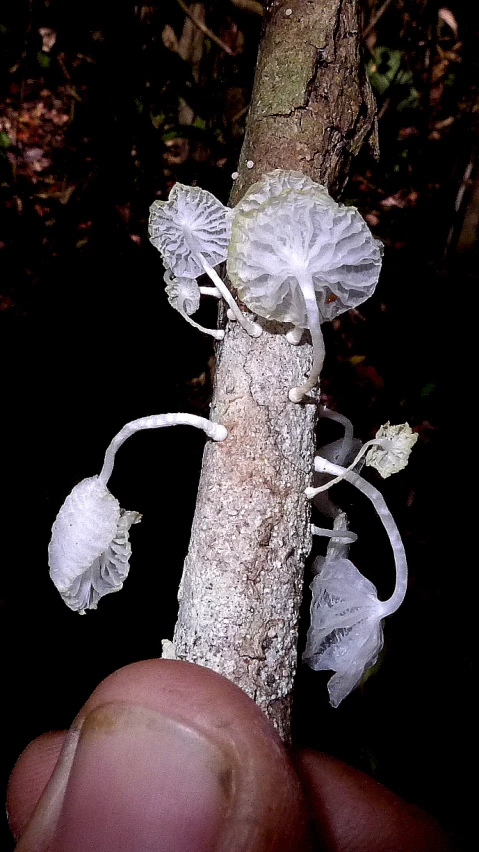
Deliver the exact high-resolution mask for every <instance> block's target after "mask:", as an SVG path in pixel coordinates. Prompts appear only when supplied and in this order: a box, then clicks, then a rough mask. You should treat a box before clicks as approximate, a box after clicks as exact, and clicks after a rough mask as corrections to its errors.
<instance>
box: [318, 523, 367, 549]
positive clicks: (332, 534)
mask: <svg viewBox="0 0 479 852" xmlns="http://www.w3.org/2000/svg"><path fill="white" fill-rule="evenodd" d="M311 532H312V534H313V535H323V536H325V537H326V538H340V539H343V541H344V542H345V543H346V544H354V542H355V541H357V540H358V537H357V535H356V533H354V532H351V530H331V529H329V528H328V527H317V526H316V524H311Z"/></svg>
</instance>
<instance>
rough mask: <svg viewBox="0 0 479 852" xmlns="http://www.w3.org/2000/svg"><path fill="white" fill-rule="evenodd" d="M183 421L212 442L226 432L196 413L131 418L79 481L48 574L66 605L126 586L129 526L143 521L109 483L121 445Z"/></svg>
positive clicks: (59, 522) (91, 601) (76, 606)
mask: <svg viewBox="0 0 479 852" xmlns="http://www.w3.org/2000/svg"><path fill="white" fill-rule="evenodd" d="M181 424H185V425H189V426H195V427H197V428H199V429H203V431H204V432H205V433H206V434H207V435H208V437H209V438H212V439H213V440H214V441H223V440H224V439H225V438H226V435H227V432H226V428H225V427H224V426H222V425H221V424H220V423H212V422H211V421H210V420H206V419H205V418H204V417H198V416H196V415H195V414H157V415H153V416H151V417H141V418H139V419H138V420H133V421H132V422H131V423H127V424H126V426H124V427H123V429H121V431H120V432H118V434H117V435H116V436H115V437H114V438H113V440H112V441H111V443H110V445H109V447H108V449H107V451H106V453H105V459H104V462H103V467H102V469H101V472H100V474H99V475H98V476H91V477H89V478H88V479H83V480H82V481H81V482H79V483H78V485H76V486H75V487H74V489H73V491H71V493H70V494H69V495H68V497H67V498H66V500H65V502H64V503H63V506H62V507H61V509H60V511H59V512H58V515H57V517H56V519H55V522H54V524H53V527H52V537H51V540H50V544H49V546H48V564H49V566H50V577H51V579H52V581H53V583H54V584H55V586H56V588H57V589H58V591H59V592H60V595H61V596H62V598H63V600H64V602H65V603H66V605H67V606H68V607H70V609H72V610H74V611H76V612H79V613H80V615H83V614H84V613H85V611H86V610H87V609H96V607H97V604H98V601H99V600H100V598H102V597H103V596H104V595H108V594H110V593H111V592H117V591H119V590H120V589H121V588H122V586H123V582H124V580H125V579H126V577H127V576H128V571H129V568H130V566H129V559H130V554H131V546H130V543H129V540H128V530H129V528H130V526H131V525H132V524H136V523H138V521H140V520H141V515H140V514H139V513H138V512H125V511H124V510H123V509H121V508H120V504H119V502H118V500H117V499H116V498H115V497H114V496H113V494H111V492H110V491H109V490H108V488H107V484H108V480H109V479H110V476H111V474H112V471H113V464H114V460H115V454H116V452H117V450H118V449H119V447H121V445H122V444H123V443H124V441H126V439H127V438H129V437H130V435H134V434H135V432H138V431H140V430H141V429H160V428H161V427H163V426H176V425H181Z"/></svg>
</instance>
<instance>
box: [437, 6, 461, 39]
mask: <svg viewBox="0 0 479 852" xmlns="http://www.w3.org/2000/svg"><path fill="white" fill-rule="evenodd" d="M437 14H438V16H439V18H440V19H441V21H444V23H445V24H447V25H448V27H450V28H451V30H452V31H453V33H454V35H455V36H456V37H457V21H456V19H455V17H454V15H453V14H452V12H451V10H450V9H445V8H443V9H439V12H438V13H437Z"/></svg>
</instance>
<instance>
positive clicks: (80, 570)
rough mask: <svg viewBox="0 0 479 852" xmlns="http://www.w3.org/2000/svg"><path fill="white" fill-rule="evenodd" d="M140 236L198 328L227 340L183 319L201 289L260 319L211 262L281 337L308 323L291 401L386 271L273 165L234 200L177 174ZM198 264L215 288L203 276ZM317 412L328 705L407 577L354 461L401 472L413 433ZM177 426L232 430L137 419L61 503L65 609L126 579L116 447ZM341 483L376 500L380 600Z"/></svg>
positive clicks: (56, 560) (361, 664)
mask: <svg viewBox="0 0 479 852" xmlns="http://www.w3.org/2000/svg"><path fill="white" fill-rule="evenodd" d="M149 232H150V239H151V242H152V243H153V245H154V246H155V247H156V248H157V249H158V250H159V251H160V253H161V255H162V259H163V262H164V264H165V267H166V272H165V276H164V280H165V283H166V293H167V297H168V300H169V302H170V304H171V305H172V306H173V307H174V308H176V310H178V311H179V312H180V313H181V314H182V315H183V316H184V318H185V319H186V320H187V321H188V322H189V323H191V324H192V325H193V326H195V327H196V328H198V329H200V331H204V332H206V333H208V334H211V335H212V336H213V337H215V338H216V339H218V340H221V339H222V338H223V336H224V332H223V331H222V330H217V329H206V328H204V327H203V326H201V325H199V324H198V323H196V322H195V321H194V320H193V319H192V314H194V313H196V311H197V310H198V307H199V303H200V297H201V295H209V296H214V297H215V298H218V299H219V298H224V299H225V301H226V302H227V305H228V316H229V318H230V319H236V320H237V321H238V322H239V323H240V324H241V325H242V326H243V328H244V329H245V331H246V332H247V333H248V334H249V335H251V336H252V337H257V336H259V335H260V334H261V333H262V327H261V325H259V324H258V323H257V322H256V321H255V320H254V319H253V318H252V317H251V316H250V315H248V314H245V313H244V312H243V311H242V310H241V309H240V308H239V306H238V305H237V303H236V302H235V300H234V298H233V296H232V294H231V292H230V291H229V289H228V287H227V286H226V284H225V282H224V281H223V280H222V279H221V277H220V276H219V275H218V273H217V272H216V270H215V268H214V267H215V266H218V264H220V263H223V262H224V261H226V262H227V270H228V275H229V278H230V280H231V282H232V284H233V286H234V287H235V288H236V291H237V293H238V296H239V298H240V299H241V300H242V301H243V302H244V304H245V305H246V306H247V307H248V308H250V309H251V311H253V312H254V313H255V314H256V315H259V316H261V317H263V318H265V319H268V320H275V321H279V322H284V323H288V324H290V326H291V325H292V328H291V327H290V328H289V330H287V331H286V332H285V333H286V336H287V337H288V340H289V341H290V342H291V343H293V344H298V343H300V341H301V337H302V334H303V331H304V330H305V329H309V331H310V333H311V339H312V343H313V351H314V357H313V366H312V370H311V373H310V376H309V377H308V379H307V381H306V382H305V383H304V384H303V385H302V386H301V387H297V388H292V389H291V390H290V393H289V398H290V400H291V401H292V402H300V401H301V399H302V398H303V397H304V396H305V394H307V393H308V392H309V391H311V390H312V389H313V388H314V387H315V386H316V384H317V383H318V381H319V377H320V374H321V369H322V366H323V361H324V342H323V336H322V332H321V324H322V323H323V322H324V321H326V320H331V319H333V318H334V317H336V316H338V315H339V314H341V313H343V312H344V311H347V310H348V309H350V308H352V307H356V306H357V305H359V304H361V302H363V301H364V300H365V299H367V298H368V297H369V296H370V295H371V294H372V292H373V291H374V289H375V286H376V283H377V280H378V277H379V272H380V267H381V254H382V247H381V244H380V243H379V242H378V241H377V240H375V239H374V238H373V237H372V235H371V233H370V231H369V228H368V227H367V225H366V223H365V222H364V220H363V218H362V217H361V215H360V214H359V213H358V211H357V210H356V209H355V208H353V207H345V206H343V205H341V204H338V203H336V202H335V201H334V200H333V199H332V198H331V197H330V195H329V194H328V192H327V190H326V189H325V188H324V187H323V186H320V185H319V184H316V183H314V182H313V181H312V180H311V179H310V178H308V177H306V176H305V175H303V174H302V173H301V172H295V171H283V170H280V169H276V170H275V171H273V172H270V173H269V174H266V175H264V177H263V178H262V179H261V180H260V181H259V182H258V183H255V184H254V185H253V186H252V187H251V188H250V189H249V190H248V191H247V193H246V194H245V196H244V198H243V199H242V200H241V201H240V203H239V204H238V205H237V206H236V207H235V209H234V210H230V209H229V208H227V207H225V206H224V205H223V204H221V203H220V202H219V201H218V200H217V199H216V198H215V197H214V196H213V195H211V193H209V192H207V191H206V190H203V189H199V188H198V187H190V186H183V185H182V184H176V185H175V186H174V187H173V189H172V191H171V193H170V196H169V199H168V201H155V202H154V203H153V205H152V207H151V208H150V226H149ZM204 273H206V275H207V276H208V277H209V278H210V279H211V282H212V285H213V286H211V285H208V286H200V285H199V284H198V279H199V278H200V276H202V275H203V274H204ZM322 414H323V416H326V417H329V418H331V419H332V420H335V421H337V422H339V423H340V424H341V425H342V426H343V428H344V437H343V438H342V439H341V440H338V441H334V442H333V443H332V444H329V445H328V446H326V447H323V448H322V449H321V450H320V451H319V455H318V456H317V457H316V459H315V465H314V468H315V471H316V472H317V473H319V474H321V475H323V479H324V475H328V476H332V477H333V478H332V479H329V480H328V481H327V482H326V483H324V482H323V483H322V484H321V485H319V486H317V487H315V488H312V487H311V488H308V489H307V490H306V496H307V497H308V498H310V499H313V498H314V499H316V500H317V501H318V502H317V507H318V508H319V509H320V510H322V511H323V513H324V514H326V515H329V516H330V517H334V518H335V520H334V527H333V529H327V528H324V527H317V526H313V527H312V531H313V533H314V534H315V535H323V536H327V537H329V538H330V543H329V545H328V548H327V553H326V556H325V557H319V558H318V559H317V560H316V562H315V571H316V575H315V577H314V580H313V583H312V586H311V589H312V593H313V597H312V605H311V625H310V628H309V631H308V637H307V645H306V650H305V653H304V659H305V661H306V662H307V663H308V664H309V665H310V666H311V667H312V668H313V669H327V670H333V671H335V674H334V676H333V677H332V678H331V680H330V681H329V684H328V688H329V693H330V700H331V703H332V705H333V706H337V705H338V704H339V703H340V701H342V699H343V698H344V697H345V696H346V695H348V694H349V692H351V690H352V689H354V688H355V686H357V685H358V683H359V682H360V681H361V679H362V677H363V675H364V673H365V671H367V669H368V668H370V667H371V666H372V665H373V664H374V663H375V661H376V659H377V656H378V654H379V651H380V649H381V647H382V642H383V631H382V622H383V619H384V618H385V617H386V616H387V615H390V614H391V613H393V612H395V611H396V609H397V608H398V607H399V606H400V604H401V603H402V601H403V599H404V595H405V592H406V584H407V565H406V556H405V552H404V547H403V544H402V541H401V538H400V535H399V531H398V529H397V526H396V524H395V522H394V520H393V518H392V516H391V514H390V512H389V511H388V509H387V506H386V504H385V502H384V499H383V497H382V495H381V494H380V492H379V491H378V490H377V489H376V488H374V486H372V485H371V484H370V483H368V482H367V481H366V480H364V479H363V478H362V477H361V476H360V475H359V472H358V471H359V469H360V467H361V466H362V464H363V463H364V461H366V464H369V465H372V466H374V467H375V468H376V469H377V470H378V471H379V472H380V474H381V475H382V476H383V477H386V476H389V475H391V474H392V473H395V472H397V471H399V470H401V469H402V468H403V467H405V465H406V464H407V460H408V457H409V453H410V451H411V448H412V446H413V445H414V443H415V441H416V439H417V435H414V434H413V433H412V431H411V429H410V428H409V426H408V424H403V425H401V426H390V425H389V423H388V424H386V425H385V426H384V427H381V429H380V430H379V432H378V433H377V435H376V438H374V439H373V440H372V441H368V442H367V443H366V444H364V446H362V447H361V443H360V442H359V441H358V440H357V439H355V438H354V436H353V428H352V425H351V423H350V421H349V420H348V419H347V418H345V417H343V416H342V415H340V414H338V413H335V412H332V411H328V410H327V409H325V408H323V409H322ZM179 424H186V425H190V426H195V427H197V428H200V429H202V430H203V431H204V432H205V433H206V435H207V436H208V437H210V438H212V439H213V440H214V441H223V440H224V439H225V438H226V437H227V431H226V428H225V427H224V426H222V425H221V424H218V423H213V422H211V421H209V420H206V419H204V418H203V417H197V416H195V415H192V414H159V415H154V416H151V417H143V418H140V419H138V420H134V421H132V422H131V423H127V424H126V426H124V427H123V429H121V431H120V432H119V433H118V434H117V435H116V436H115V438H114V439H113V440H112V442H111V443H110V445H109V447H108V449H107V451H106V454H105V459H104V463H103V467H102V470H101V472H100V474H99V475H98V476H93V477H89V478H87V479H84V480H83V481H82V482H80V483H79V484H78V485H76V486H75V488H74V489H73V491H72V492H71V493H70V494H69V496H68V497H67V499H66V500H65V502H64V504H63V506H62V507H61V509H60V511H59V513H58V516H57V518H56V520H55V522H54V524H53V528H52V538H51V541H50V545H49V565H50V576H51V578H52V580H53V582H54V584H55V586H56V588H57V589H58V591H59V592H60V594H61V596H62V598H63V600H64V601H65V603H66V604H67V606H68V607H70V609H72V610H74V611H76V612H79V613H81V614H83V613H84V612H85V611H86V610H88V609H96V607H97V604H98V601H99V600H100V599H101V598H102V597H103V596H104V595H107V594H110V593H112V592H115V591H118V590H119V589H121V588H122V586H123V583H124V581H125V579H126V577H127V575H128V571H129V559H130V554H131V546H130V543H129V529H130V527H131V525H132V524H136V523H138V522H139V521H140V520H141V515H140V514H139V513H138V512H129V511H124V510H123V509H121V508H120V505H119V503H118V501H117V500H116V498H115V497H114V496H113V495H112V494H111V492H110V491H109V490H108V487H107V485H108V481H109V478H110V476H111V473H112V470H113V464H114V460H115V454H116V452H117V450H118V449H119V447H120V446H121V445H122V444H123V442H124V441H125V440H126V439H127V438H128V437H130V436H131V435H133V434H134V433H136V432H138V431H140V430H142V429H157V428H161V427H164V426H172V425H179ZM360 447H361V448H360ZM358 450H359V452H358ZM366 452H367V455H366V458H365V459H364V456H365V454H366ZM351 459H353V460H352V461H351ZM345 465H346V466H345ZM343 479H344V480H346V481H347V482H349V483H351V484H352V485H354V486H355V487H356V488H357V489H359V491H361V492H362V493H363V494H365V495H366V496H367V497H368V498H369V499H370V500H371V502H372V503H373V505H374V507H375V509H376V511H377V513H378V515H379V517H380V519H381V521H382V523H383V525H384V527H385V529H386V532H387V534H388V536H389V539H390V542H391V545H392V549H393V553H394V560H395V566H396V586H395V589H394V592H393V594H392V596H391V598H390V599H389V600H387V601H384V602H381V601H379V600H378V596H377V592H376V589H375V587H374V586H373V584H372V583H371V582H370V581H369V580H367V579H366V578H365V577H363V576H362V575H361V574H360V572H359V571H358V569H357V568H356V567H355V566H354V565H353V563H352V562H351V561H350V560H349V559H348V558H347V555H348V549H349V546H350V544H352V543H353V542H354V541H356V539H357V535H356V534H355V533H352V532H351V531H350V530H348V524H347V518H346V516H345V514H344V513H342V512H340V510H339V509H338V508H337V507H335V506H334V504H333V503H331V501H330V500H329V497H328V496H327V495H326V493H325V492H326V491H328V490H329V488H330V487H331V486H332V485H335V484H336V483H338V482H339V481H341V480H343Z"/></svg>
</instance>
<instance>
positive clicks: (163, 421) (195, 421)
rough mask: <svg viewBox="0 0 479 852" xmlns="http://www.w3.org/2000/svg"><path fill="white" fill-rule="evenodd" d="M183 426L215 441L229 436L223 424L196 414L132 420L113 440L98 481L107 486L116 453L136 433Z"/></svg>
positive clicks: (164, 415) (154, 415)
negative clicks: (191, 428)
mask: <svg viewBox="0 0 479 852" xmlns="http://www.w3.org/2000/svg"><path fill="white" fill-rule="evenodd" d="M181 425H184V426H196V428H197V429H203V431H204V432H205V433H206V435H207V436H208V438H212V439H213V441H224V439H225V438H226V436H227V434H228V433H227V431H226V428H225V427H224V426H222V424H221V423H212V421H211V420H206V418H205V417H198V415H196V414H183V413H179V414H153V415H151V416H150V417H139V418H138V420H132V421H131V422H130V423H127V424H126V425H125V426H123V429H120V431H119V432H118V434H117V435H115V437H114V438H113V440H112V442H111V443H110V445H109V446H108V449H107V451H106V453H105V459H104V461H103V467H102V469H101V471H100V475H99V477H98V481H99V482H101V483H103V485H106V484H107V482H108V480H109V479H110V476H111V474H112V471H113V465H114V463H115V455H116V452H117V450H118V449H119V448H120V447H121V445H122V444H123V443H124V442H125V441H126V439H127V438H129V437H130V435H134V434H135V432H140V431H141V430H142V429H161V428H162V427H163V426H181Z"/></svg>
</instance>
